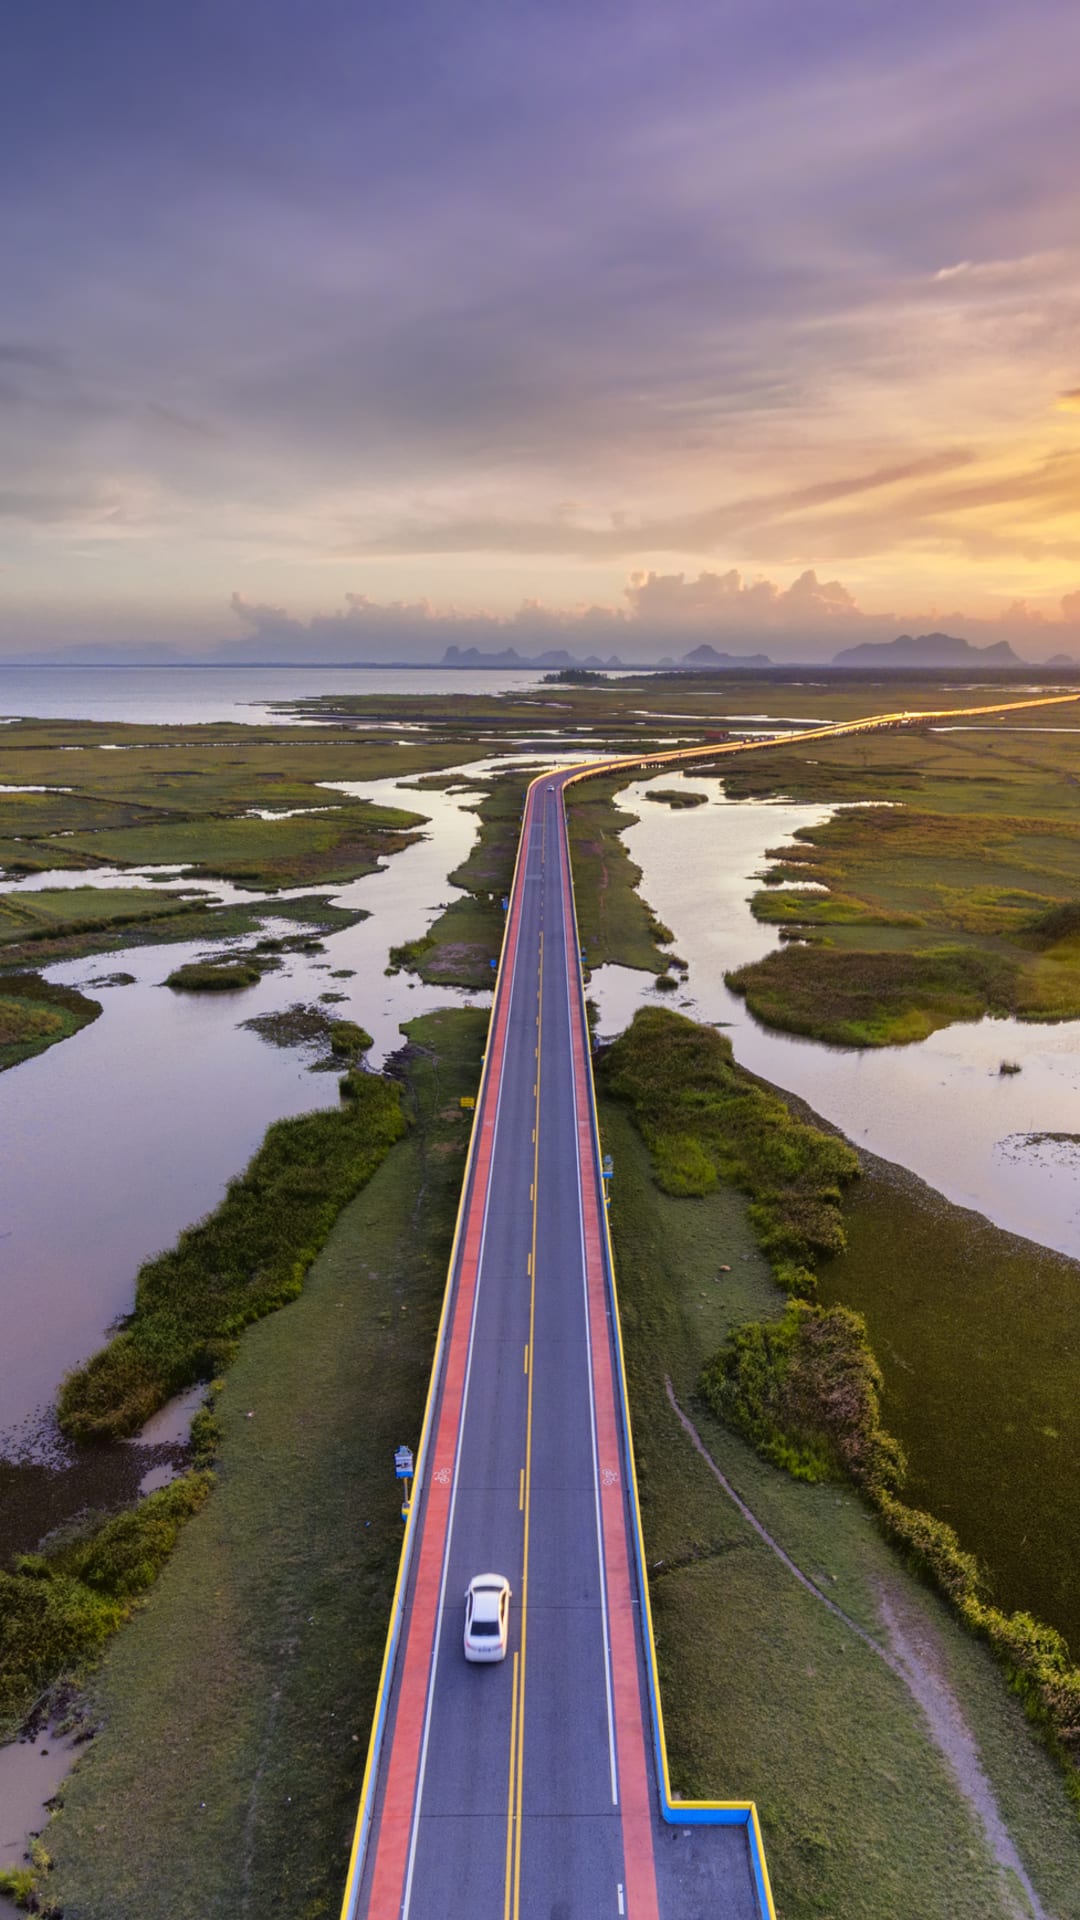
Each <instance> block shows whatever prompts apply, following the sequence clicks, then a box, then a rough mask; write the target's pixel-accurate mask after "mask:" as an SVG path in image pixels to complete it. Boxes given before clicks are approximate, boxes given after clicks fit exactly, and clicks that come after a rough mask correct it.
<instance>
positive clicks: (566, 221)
mask: <svg viewBox="0 0 1080 1920" xmlns="http://www.w3.org/2000/svg"><path fill="white" fill-rule="evenodd" d="M1078 72H1080V8H1078V7H1077V6H1076V4H1075V0H1028V4H1027V5H1026V6H1025V7H1023V8H1021V7H1018V6H1017V5H1016V4H1015V0H1008V4H1000V3H999V0H932V3H931V0H905V4H904V6H903V7H896V6H887V5H883V4H881V0H663V4H659V0H647V3H643V0H453V4H450V0H441V4H432V3H431V0H397V3H396V4H395V3H394V0H389V3H388V0H380V3H379V4H372V0H348V3H347V4H345V3H339V0H257V3H256V0H94V4H93V5H87V4H86V0H34V4H33V5H32V6H28V7H19V8H9V9H8V10H7V15H6V18H5V24H4V32H3V55H2V59H0V168H2V177H3V179H4V181H5V191H4V194H3V196H2V198H0V263H2V272H0V455H2V457H0V659H3V658H4V657H5V656H6V657H7V658H9V659H11V658H15V657H21V656H27V655H29V654H32V653H35V652H39V651H40V652H42V653H47V652H49V651H52V650H58V649H59V650H71V649H75V648H78V647H80V646H83V647H85V646H97V647H99V648H101V647H106V648H108V647H115V648H116V649H117V653H118V657H123V651H124V649H126V648H135V649H140V650H142V651H144V652H145V651H146V650H148V649H149V650H151V651H152V650H153V649H154V648H161V649H176V650H179V651H180V652H187V651H190V652H192V653H193V654H196V655H197V654H204V655H205V654H208V653H209V654H213V655H217V654H220V655H222V657H225V656H226V655H229V654H235V656H236V657H238V658H239V657H243V655H244V653H245V650H246V651H247V652H248V653H251V652H252V650H254V651H255V652H256V653H259V652H268V651H270V652H272V651H274V650H276V651H277V654H278V657H284V656H283V653H282V649H285V650H286V651H287V652H288V653H289V657H295V658H298V659H303V658H305V657H311V658H315V657H318V658H334V657H350V658H367V657H370V658H379V659H392V658H395V657H399V656H400V657H432V658H437V657H438V655H439V654H440V653H441V651H442V648H443V646H444V645H446V644H447V643H448V642H451V641H458V642H460V643H462V644H471V643H473V642H476V643H478V644H481V645H484V646H502V645H507V644H514V645H517V646H519V649H520V648H528V647H529V646H533V645H534V644H535V643H536V642H537V639H538V637H539V638H541V639H542V641H543V644H545V645H566V646H568V647H571V648H572V649H575V650H592V649H597V650H600V651H603V652H605V653H607V652H610V651H616V652H618V653H619V654H620V655H622V656H623V657H625V658H627V659H634V658H645V657H655V656H656V654H657V653H658V651H663V652H675V653H678V652H679V651H680V649H681V647H682V645H683V644H686V645H694V644H697V643H698V642H700V641H701V640H702V639H710V640H713V642H714V643H715V644H716V645H717V646H719V647H723V648H726V649H728V650H734V651H738V650H739V649H740V648H742V649H744V650H754V651H757V650H764V651H767V652H768V653H770V654H771V655H772V657H774V658H776V659H778V660H783V659H787V658H821V657H827V656H828V655H829V654H830V653H831V652H832V651H834V650H835V649H836V648H837V647H838V646H846V645H851V644H854V643H855V642H856V641H858V640H860V639H864V638H891V637H892V636H893V635H895V634H896V633H898V632H899V631H901V630H911V629H914V630H916V631H925V630H927V629H928V628H931V627H944V628H946V629H947V630H948V631H950V632H956V633H963V634H965V635H967V636H968V637H970V638H971V639H973V640H975V641H977V642H978V643H979V644H985V643H986V642H987V641H989V640H997V639H1001V638H1008V639H1009V640H1011V641H1012V643H1013V644H1014V645H1015V646H1016V647H1017V650H1018V651H1019V652H1020V653H1021V654H1022V655H1024V656H1025V657H1027V658H1031V659H1042V658H1046V657H1049V656H1050V655H1052V654H1054V653H1055V652H1058V651H1065V652H1071V653H1075V654H1076V656H1077V657H1078V658H1080V141H1078V139H1077V113H1076V75H1077V73H1078Z"/></svg>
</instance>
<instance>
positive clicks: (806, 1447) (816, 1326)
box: [701, 1300, 905, 1493]
mask: <svg viewBox="0 0 1080 1920" xmlns="http://www.w3.org/2000/svg"><path fill="white" fill-rule="evenodd" d="M701 1391H702V1393H703V1394H704V1396H705V1399H706V1401H707V1402H708V1404H709V1406H710V1407H711V1409H712V1411H713V1413H714V1414H715V1415H716V1416H717V1418H718V1419H720V1420H723V1421H725V1422H726V1424H727V1425H728V1426H730V1427H734V1428H735V1430H736V1431H737V1432H739V1433H741V1434H743V1435H744V1436H745V1438H746V1439H748V1440H749V1441H751V1442H752V1444H753V1445H754V1446H756V1447H757V1449H758V1451H759V1452H760V1453H762V1454H764V1455H765V1458H766V1459H768V1460H772V1461H774V1462H775V1464H776V1465H778V1466H784V1467H787V1469H788V1471H789V1472H791V1473H794V1474H795V1475H796V1477H797V1478H799V1479H802V1480H824V1479H828V1478H830V1477H836V1476H838V1475H840V1474H842V1473H847V1474H849V1475H850V1476H851V1478H852V1479H853V1480H854V1481H855V1482H856V1484H857V1485H859V1486H861V1487H865V1488H866V1489H867V1490H868V1491H870V1492H872V1493H874V1492H878V1491H884V1490H890V1489H894V1488H896V1487H898V1486H900V1485H901V1484H902V1482H903V1477H904V1471H905V1464H904V1457H903V1454H902V1452H901V1450H900V1447H899V1445H898V1443H897V1442H896V1441H895V1440H894V1439H893V1438H892V1436H891V1434H888V1433H886V1432H885V1431H884V1429H883V1428H882V1425H881V1399H880V1395H881V1373H880V1371H879V1369H878V1365H877V1362H876V1360H875V1359H874V1356H873V1354H872V1352H871V1350H870V1345H869V1342H868V1340H867V1337H866V1322H865V1321H864V1320H863V1319H862V1317H861V1315H859V1314H857V1313H852V1312H851V1311H850V1309H849V1308H847V1307H830V1308H829V1309H827V1310H826V1309H825V1308H822V1307H817V1306H813V1305H811V1304H809V1303H808V1302H807V1301H805V1300H792V1301H791V1302H790V1304H789V1306H788V1308H787V1311H786V1312H785V1314H784V1316H783V1318H782V1319H781V1320H774V1321H751V1322H750V1323H749V1324H747V1325H746V1326H742V1327H738V1328H737V1329H736V1330H735V1332H734V1333H732V1334H731V1335H730V1336H729V1338H728V1340H727V1342H726V1344H725V1345H724V1346H723V1347H722V1348H721V1350H720V1352H719V1353H718V1354H717V1355H716V1356H715V1357H714V1359H713V1360H712V1361H710V1363H709V1365H708V1366H707V1367H706V1368H705V1370H704V1372H703V1373H702V1376H701Z"/></svg>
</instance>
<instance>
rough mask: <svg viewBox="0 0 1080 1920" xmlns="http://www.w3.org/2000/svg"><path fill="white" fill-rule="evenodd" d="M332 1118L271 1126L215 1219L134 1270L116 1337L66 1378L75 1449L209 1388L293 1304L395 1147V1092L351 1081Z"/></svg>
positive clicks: (130, 1429) (64, 1400)
mask: <svg viewBox="0 0 1080 1920" xmlns="http://www.w3.org/2000/svg"><path fill="white" fill-rule="evenodd" d="M349 1093H350V1098H349V1099H348V1100H347V1101H346V1102H344V1103H343V1104H342V1106H341V1108H340V1110H339V1111H336V1112H325V1113H311V1114H304V1115H302V1116H301V1117H300V1118H299V1119H295V1120H279V1121H278V1122H277V1123H276V1125H274V1126H272V1127H271V1128H270V1130H269V1132H268V1133H267V1136H266V1139H265V1140H264V1142H263V1144H262V1146H261V1147H260V1148H259V1151H258V1153H257V1154H256V1155H255V1158H254V1159H253V1160H252V1162H251V1164H250V1166H249V1167H248V1168H247V1170H246V1172H245V1173H243V1174H241V1175H239V1177H238V1178H237V1179H235V1180H233V1181H231V1182H230V1184H229V1187H228V1190H227V1192H226V1195H225V1198H224V1200H223V1201H222V1203H221V1205H220V1206H219V1207H218V1208H217V1210H216V1212H214V1213H212V1214H210V1215H209V1216H208V1218H207V1219H206V1220H204V1221H202V1222H201V1223H200V1224H199V1225H198V1226H195V1227H189V1228H188V1229H187V1230H186V1232H184V1233H183V1234H182V1235H181V1236H180V1239H179V1241H178V1242H177V1245H176V1246H175V1247H174V1248H172V1249H171V1250H170V1251H169V1252H168V1253H164V1254H160V1255H158V1256H157V1258H156V1259H153V1260H149V1261H147V1262H146V1264H145V1265H144V1266H143V1267H142V1268H141V1269H140V1271H139V1275H138V1279H137V1281H136V1287H135V1308H134V1311H133V1313H132V1314H131V1316H130V1318H129V1320H128V1322H127V1324H126V1326H125V1327H124V1329H123V1331H122V1332H120V1333H118V1334H117V1335H116V1336H115V1338H114V1339H112V1340H110V1342H109V1344H108V1346H106V1347H103V1348H102V1349H101V1351H100V1352H99V1353H97V1354H95V1355H94V1357H93V1359H91V1360H90V1361H89V1362H88V1363H87V1365H86V1366H84V1367H79V1368H77V1369H76V1370H75V1372H73V1373H70V1374H69V1375H68V1377H67V1379H66V1380H65V1381H64V1384H63V1387H62V1389H61V1392H60V1400H59V1417H60V1424H61V1427H62V1428H63V1430H64V1432H65V1433H68V1434H70V1435H71V1436H72V1437H73V1438H75V1439H80V1440H88V1439H95V1438H101V1439H115V1438H119V1437H121V1436H123V1435H125V1434H131V1433H134V1432H136V1431H137V1429H138V1428H139V1427H140V1426H142V1425H143V1423H144V1422H145V1421H146V1420H148V1419H149V1417H150V1415H151V1414H152V1413H154V1412H156V1410H157V1408H158V1407H160V1406H163V1405H164V1403H165V1401H166V1400H168V1399H169V1398H170V1396H171V1395H172V1394H174V1393H178V1392H179V1391H180V1390H181V1388H183V1387H187V1386H190V1385H191V1384H192V1383H193V1382H194V1381H196V1380H199V1379H209V1378H211V1377H212V1376H213V1375H214V1374H215V1373H217V1372H218V1370H219V1368H220V1366H221V1364H222V1360H223V1358H226V1357H228V1356H229V1355H230V1354H231V1352H232V1348H233V1343H234V1341H235V1339H236V1336H237V1334H238V1333H239V1332H240V1331H241V1329H242V1328H243V1327H245V1326H247V1325H248V1324H249V1322H250V1321H252V1320H257V1319H259V1318H260V1317H261V1316H262V1315H263V1314H266V1313H272V1312H273V1311H274V1309H275V1308H276V1307H280V1306H282V1305H284V1303H285V1302H286V1301H287V1300H293V1299H295V1298H296V1296H297V1294H298V1293H299V1292H300V1290H301V1287H302V1284H303V1279H304V1275H305V1273H306V1271H307V1269H308V1267H309V1266H310V1264H311V1262H312V1260H313V1259H314V1258H315V1255H316V1253H317V1252H318V1250H319V1248H320V1247H321V1246H322V1245H323V1243H324V1241H325V1239H326V1236H327V1234H328V1233H329V1231H330V1228H331V1227H332V1226H333V1223H334V1221H335V1219H336V1218H337V1215H338V1214H339V1213H340V1211H341V1209H342V1207H343V1206H344V1205H345V1203H346V1201H347V1200H349V1199H350V1198H351V1197H352V1195H353V1194H354V1193H356V1192H357V1190H358V1189H359V1188H360V1187H361V1186H363V1184H364V1182H365V1181H366V1180H368V1179H370V1177H371V1174H372V1173H373V1172H374V1170H375V1168H376V1167H377V1166H378V1164H379V1162H380V1160H382V1159H383V1157H384V1155H385V1154H386V1153H387V1152H388V1151H389V1149H390V1147H391V1146H392V1145H393V1143H394V1141H395V1140H398V1139H400V1137H401V1134H402V1133H403V1131H404V1128H405V1117H404V1114H403V1112H402V1107H401V1097H400V1091H399V1088H398V1087H397V1085H396V1084H395V1083H394V1082H393V1081H390V1080H386V1079H382V1078H380V1077H378V1076H376V1075H374V1074H355V1075H352V1076H350V1081H349Z"/></svg>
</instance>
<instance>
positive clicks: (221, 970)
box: [165, 960, 262, 993]
mask: <svg viewBox="0 0 1080 1920" xmlns="http://www.w3.org/2000/svg"><path fill="white" fill-rule="evenodd" d="M261 979H262V968H261V967H260V966H259V965H258V964H257V963H255V962H253V961H247V960H189V961H188V962H187V964H186V965H185V966H182V967H177V968H175V969H174V971H173V972H172V973H170V975H169V977H168V979H167V980H166V982H165V985H166V986H167V987H172V989H173V991H174V993H236V992H238V991H239V990H240V989H241V988H243V987H253V986H254V985H255V983H256V981H257V980H261Z"/></svg>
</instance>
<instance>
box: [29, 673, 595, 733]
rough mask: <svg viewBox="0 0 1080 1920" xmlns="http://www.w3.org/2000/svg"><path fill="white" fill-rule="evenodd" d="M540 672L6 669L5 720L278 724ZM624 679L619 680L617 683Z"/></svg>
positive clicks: (479, 689) (510, 687)
mask: <svg viewBox="0 0 1080 1920" xmlns="http://www.w3.org/2000/svg"><path fill="white" fill-rule="evenodd" d="M545 671H546V669H544V668H539V667H514V668H511V667H506V668H495V669H488V668H482V669H477V668H470V667H412V668H410V667H273V666H268V667H5V666H3V665H0V716H6V717H8V718H12V717H15V716H19V715H27V716H32V717H35V718H37V719H42V720H123V721H129V722H138V723H139V724H141V725H144V726H174V727H179V726H195V725H199V724H201V723H203V722H207V721H214V720H231V721H233V722H235V723H237V724H247V725H250V726H253V727H254V726H264V725H265V724H266V723H267V722H268V721H274V722H277V723H278V724H280V723H281V722H282V720H283V719H285V718H286V716H285V715H283V714H281V713H278V712H276V711H275V708H277V707H278V706H280V705H281V704H282V702H285V701H290V700H310V699H313V698H315V697H316V696H318V695H321V694H348V695H356V694H386V693H405V694H409V693H411V694H434V693H457V694H463V693H472V694H492V693H519V692H522V691H524V689H525V688H526V687H536V686H539V685H540V684H541V682H542V680H543V678H544V673H545ZM615 677H619V676H615Z"/></svg>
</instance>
